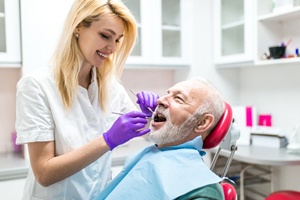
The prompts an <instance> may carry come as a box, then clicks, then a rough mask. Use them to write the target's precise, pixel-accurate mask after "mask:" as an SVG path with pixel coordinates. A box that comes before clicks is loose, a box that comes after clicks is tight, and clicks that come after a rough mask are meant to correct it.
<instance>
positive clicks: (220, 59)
mask: <svg viewBox="0 0 300 200" xmlns="http://www.w3.org/2000/svg"><path fill="white" fill-rule="evenodd" d="M213 8H214V13H213V15H214V40H215V41H214V47H215V52H214V61H215V64H216V65H232V64H239V65H244V64H249V63H253V54H254V52H253V36H254V30H253V28H254V26H253V15H254V11H253V1H252V0H237V1H232V0H214V7H213Z"/></svg>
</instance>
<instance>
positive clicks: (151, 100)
mask: <svg viewBox="0 0 300 200" xmlns="http://www.w3.org/2000/svg"><path fill="white" fill-rule="evenodd" d="M136 96H137V98H138V100H137V101H136V103H137V104H139V106H140V108H141V110H142V112H143V113H145V114H146V116H147V117H151V116H152V113H153V111H154V110H155V108H156V106H157V103H156V101H157V99H158V98H159V96H158V95H157V94H155V93H152V92H147V91H144V92H139V93H137V95H136Z"/></svg>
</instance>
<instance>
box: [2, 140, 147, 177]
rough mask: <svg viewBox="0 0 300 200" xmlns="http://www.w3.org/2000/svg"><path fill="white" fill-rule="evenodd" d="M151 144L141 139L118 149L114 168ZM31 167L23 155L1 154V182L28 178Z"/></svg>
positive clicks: (114, 154) (113, 159)
mask: <svg viewBox="0 0 300 200" xmlns="http://www.w3.org/2000/svg"><path fill="white" fill-rule="evenodd" d="M151 144H152V142H150V141H149V140H147V139H145V138H143V137H141V138H134V139H132V140H130V141H129V142H127V143H126V144H123V145H121V146H118V147H116V148H115V149H114V150H113V152H112V156H113V157H112V166H122V165H123V163H124V162H125V160H126V158H127V156H128V155H130V154H133V153H134V152H136V151H138V150H139V149H142V148H144V147H146V146H149V145H151ZM29 165H30V163H29V161H28V160H26V159H24V156H23V154H16V153H0V181H5V180H11V179H19V178H26V176H27V173H28V170H29Z"/></svg>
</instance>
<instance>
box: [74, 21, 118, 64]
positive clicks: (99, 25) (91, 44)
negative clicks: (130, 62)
mask: <svg viewBox="0 0 300 200" xmlns="http://www.w3.org/2000/svg"><path fill="white" fill-rule="evenodd" d="M123 32H124V23H123V21H122V19H120V18H118V17H107V18H105V19H101V20H99V21H94V22H92V24H91V26H89V27H84V26H83V25H81V26H80V27H79V28H77V29H76V30H75V35H76V33H78V34H79V36H78V44H79V48H80V50H81V52H82V54H83V56H84V62H83V65H84V66H87V67H91V66H95V67H101V66H102V64H103V62H104V61H105V59H106V58H107V57H108V56H109V55H110V54H112V53H113V52H115V50H116V47H117V44H118V42H119V40H120V39H121V38H122V37H123Z"/></svg>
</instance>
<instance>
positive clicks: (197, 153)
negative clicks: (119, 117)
mask: <svg viewBox="0 0 300 200" xmlns="http://www.w3.org/2000/svg"><path fill="white" fill-rule="evenodd" d="M223 110H224V104H223V99H222V98H221V95H220V93H219V92H218V91H217V90H216V89H215V87H213V85H212V84H210V83H209V82H208V81H206V80H205V79H201V78H193V79H190V80H187V81H183V82H180V83H177V84H175V85H174V86H173V87H171V88H170V89H169V90H168V91H167V94H166V95H164V96H162V97H160V98H159V99H158V100H157V107H156V109H155V112H154V113H153V118H152V120H151V124H150V128H151V132H150V134H149V137H150V138H151V140H152V141H153V142H154V143H155V145H153V146H150V147H147V148H146V149H144V150H142V151H141V152H139V153H137V154H136V155H135V156H133V157H131V158H129V159H128V160H127V161H126V162H125V165H124V168H123V170H122V171H121V172H120V173H119V174H118V175H117V176H116V177H115V179H113V180H112V181H111V182H110V184H108V186H107V187H106V188H105V189H104V190H103V192H102V193H101V195H100V196H99V198H98V199H112V200H115V199H131V200H132V199H133V200H135V199H138V200H140V199H143V200H145V199H151V200H156V199H157V200H164V199H180V200H183V199H217V200H220V199H223V190H222V187H221V186H220V184H219V182H220V181H222V179H221V178H220V177H219V176H217V175H216V174H214V173H213V172H212V171H210V169H209V168H208V167H207V165H206V164H205V163H204V162H203V160H202V156H204V155H205V152H204V151H202V145H203V140H205V138H206V137H207V135H208V134H209V133H210V131H211V130H212V129H213V128H214V126H215V125H216V124H217V122H218V121H219V119H220V118H221V116H222V114H223Z"/></svg>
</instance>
